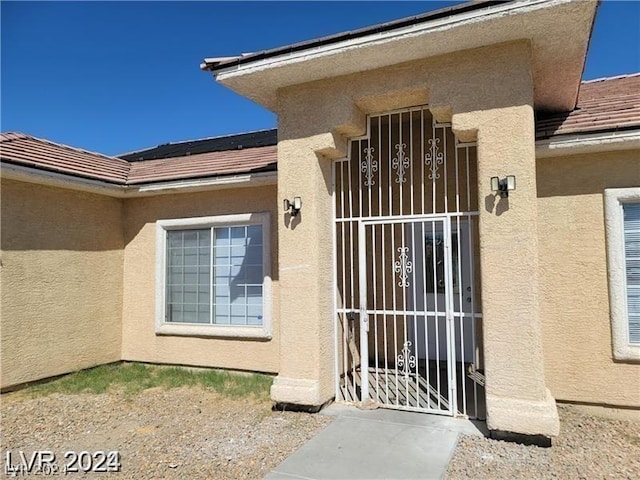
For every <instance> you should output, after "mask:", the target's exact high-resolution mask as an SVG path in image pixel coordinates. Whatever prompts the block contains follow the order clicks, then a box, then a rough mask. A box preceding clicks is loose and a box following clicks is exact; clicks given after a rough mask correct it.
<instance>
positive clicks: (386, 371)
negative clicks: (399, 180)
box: [380, 224, 389, 404]
mask: <svg viewBox="0 0 640 480" xmlns="http://www.w3.org/2000/svg"><path fill="white" fill-rule="evenodd" d="M384 227H385V225H384V224H382V225H381V226H380V234H381V235H380V236H381V237H382V238H381V243H382V250H381V251H382V265H381V270H382V310H383V311H385V313H384V314H383V317H382V318H383V319H384V321H383V326H384V330H383V337H384V379H385V382H384V383H385V389H384V391H385V403H387V404H388V403H389V356H388V353H387V314H386V310H387V285H386V280H385V279H386V277H387V269H386V263H387V262H386V258H387V254H386V250H385V241H384V236H385V228H384Z"/></svg>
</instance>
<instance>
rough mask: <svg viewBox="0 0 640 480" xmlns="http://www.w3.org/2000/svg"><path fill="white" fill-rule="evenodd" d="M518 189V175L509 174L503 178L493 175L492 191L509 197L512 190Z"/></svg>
mask: <svg viewBox="0 0 640 480" xmlns="http://www.w3.org/2000/svg"><path fill="white" fill-rule="evenodd" d="M515 189H516V177H515V176H514V175H507V176H506V177H504V178H503V179H500V178H498V177H491V191H492V192H498V193H499V194H500V196H501V197H502V198H507V197H508V196H509V192H510V191H511V190H515Z"/></svg>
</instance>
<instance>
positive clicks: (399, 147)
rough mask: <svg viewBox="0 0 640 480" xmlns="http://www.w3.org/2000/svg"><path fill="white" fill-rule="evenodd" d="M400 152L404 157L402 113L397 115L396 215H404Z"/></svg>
mask: <svg viewBox="0 0 640 480" xmlns="http://www.w3.org/2000/svg"><path fill="white" fill-rule="evenodd" d="M400 150H402V151H403V155H404V149H403V148H402V112H401V113H399V114H398V192H399V195H400V199H399V203H400V211H399V212H398V215H404V209H403V205H402V203H403V202H402V201H403V198H402V197H403V196H404V185H403V184H404V180H405V179H406V172H405V171H404V170H402V172H403V175H402V177H400V170H401V169H403V168H404V165H403V164H404V157H401V156H400Z"/></svg>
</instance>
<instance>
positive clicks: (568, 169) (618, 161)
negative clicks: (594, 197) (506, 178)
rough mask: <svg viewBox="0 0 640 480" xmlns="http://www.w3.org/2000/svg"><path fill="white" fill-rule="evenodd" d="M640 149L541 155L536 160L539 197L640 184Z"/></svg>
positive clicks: (580, 193) (593, 192)
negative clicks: (547, 156) (569, 155)
mask: <svg viewBox="0 0 640 480" xmlns="http://www.w3.org/2000/svg"><path fill="white" fill-rule="evenodd" d="M638 165H640V151H638V150H627V151H619V152H608V153H594V154H584V155H574V156H571V157H562V158H558V157H554V158H542V159H539V160H538V161H537V163H536V183H537V189H538V198H544V197H561V196H572V195H590V194H602V193H603V192H604V189H605V188H629V187H636V186H638V185H640V168H638Z"/></svg>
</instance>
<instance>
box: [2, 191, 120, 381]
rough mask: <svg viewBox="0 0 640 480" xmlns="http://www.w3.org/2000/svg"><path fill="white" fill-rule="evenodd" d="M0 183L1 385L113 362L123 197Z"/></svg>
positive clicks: (116, 347) (117, 355)
mask: <svg viewBox="0 0 640 480" xmlns="http://www.w3.org/2000/svg"><path fill="white" fill-rule="evenodd" d="M1 187H2V193H1V198H2V212H1V213H2V235H1V248H2V253H1V255H2V264H1V274H0V277H1V280H2V294H1V305H2V312H1V313H2V321H1V323H0V328H1V332H0V336H1V345H0V346H1V362H2V363H1V372H2V375H1V386H2V387H3V388H5V387H9V386H12V385H16V384H20V383H24V382H28V381H33V380H37V379H41V378H46V377H50V376H54V375H59V374H62V373H66V372H71V371H74V370H79V369H82V368H87V367H91V366H94V365H98V364H102V363H108V362H113V361H117V360H119V359H120V347H121V345H120V340H121V311H122V247H123V238H122V202H121V201H120V200H117V199H113V198H108V197H104V196H99V195H94V194H89V193H81V192H74V191H71V190H64V189H58V188H50V187H43V186H39V185H35V184H30V183H22V182H16V181H10V180H6V179H3V180H2V185H1Z"/></svg>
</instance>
